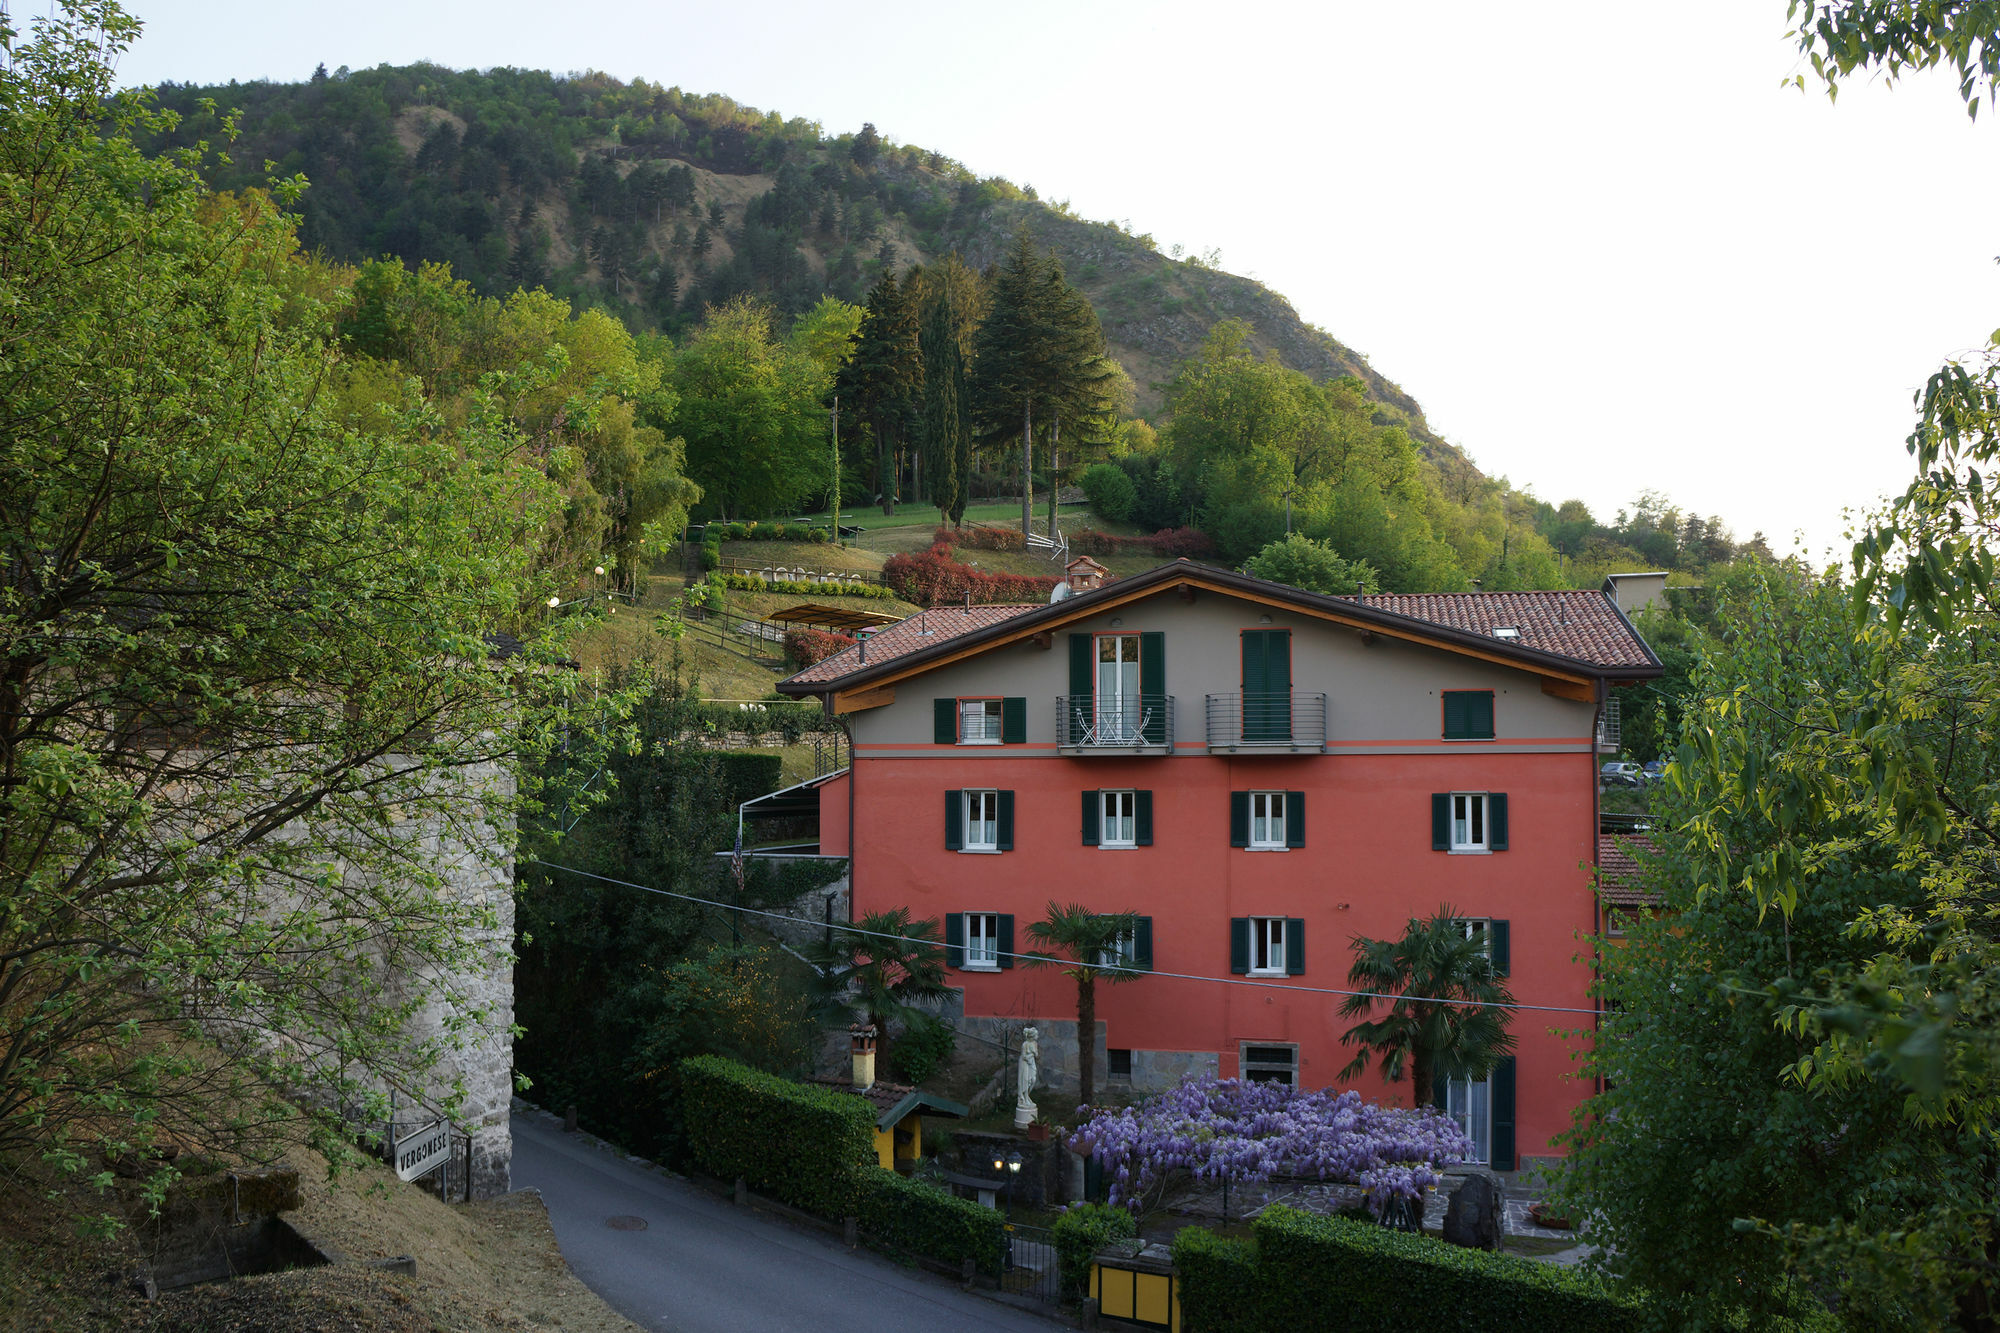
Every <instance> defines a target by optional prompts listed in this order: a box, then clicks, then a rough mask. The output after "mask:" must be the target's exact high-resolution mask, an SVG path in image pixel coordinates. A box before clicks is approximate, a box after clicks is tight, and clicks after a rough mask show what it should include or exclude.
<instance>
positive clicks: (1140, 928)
mask: <svg viewBox="0 0 2000 1333" xmlns="http://www.w3.org/2000/svg"><path fill="white" fill-rule="evenodd" d="M1094 961H1095V962H1096V964H1097V966H1099V967H1115V968H1122V969H1129V970H1131V971H1135V972H1145V971H1149V970H1151V968H1152V966H1153V918H1151V917H1149V916H1142V917H1135V918H1133V922H1132V929H1130V930H1127V931H1124V932H1121V933H1120V934H1119V935H1118V937H1117V938H1116V939H1114V940H1113V941H1112V943H1111V947H1110V948H1108V949H1100V950H1098V951H1097V957H1096V959H1095V960H1094Z"/></svg>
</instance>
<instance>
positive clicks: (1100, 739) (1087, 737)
mask: <svg viewBox="0 0 2000 1333" xmlns="http://www.w3.org/2000/svg"><path fill="white" fill-rule="evenodd" d="M1056 749H1057V751H1058V752H1059V753H1062V754H1067V755H1093V754H1114V755H1135V754H1172V753H1173V751H1174V696H1173V695H1171V694H1136V695H1134V694H1128V695H1125V696H1124V697H1123V698H1120V699H1117V700H1110V699H1103V700H1100V699H1099V698H1098V697H1097V696H1096V695H1092V694H1064V695H1059V696H1057V698H1056Z"/></svg>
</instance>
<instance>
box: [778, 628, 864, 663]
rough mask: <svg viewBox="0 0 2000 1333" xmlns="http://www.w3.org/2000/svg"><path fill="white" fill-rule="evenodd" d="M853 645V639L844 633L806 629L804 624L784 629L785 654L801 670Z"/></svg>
mask: <svg viewBox="0 0 2000 1333" xmlns="http://www.w3.org/2000/svg"><path fill="white" fill-rule="evenodd" d="M853 646H854V640H853V639H851V638H849V637H848V636H847V635H845V634H828V633H827V632H826V631H825V630H818V629H806V628H805V627H804V626H797V627H795V628H792V629H788V630H786V631H785V656H786V657H789V658H790V659H791V660H792V661H794V662H797V663H798V664H799V670H801V671H803V670H805V669H806V668H807V667H809V666H813V665H815V664H816V663H819V662H824V661H825V660H826V659H827V658H829V657H832V656H833V655H834V654H835V653H837V652H839V651H840V650H841V649H843V648H852V647H853Z"/></svg>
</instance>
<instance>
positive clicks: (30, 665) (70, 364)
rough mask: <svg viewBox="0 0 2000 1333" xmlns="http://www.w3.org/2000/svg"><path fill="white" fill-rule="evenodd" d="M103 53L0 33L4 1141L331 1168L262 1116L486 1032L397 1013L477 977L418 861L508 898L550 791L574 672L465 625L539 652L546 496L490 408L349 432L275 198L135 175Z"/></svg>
mask: <svg viewBox="0 0 2000 1333" xmlns="http://www.w3.org/2000/svg"><path fill="white" fill-rule="evenodd" d="M137 30H138V25H137V24H136V22H135V21H134V20H132V19H131V18H129V17H128V16H127V15H125V14H124V13H122V12H121V11H120V10H119V9H118V8H117V7H116V6H115V5H112V4H109V3H99V2H96V0H77V2H75V3H64V4H60V5H57V6H54V7H53V8H52V9H51V10H50V12H49V13H48V15H47V16H46V17H37V18H35V19H31V20H28V21H27V31H26V32H25V33H24V32H23V31H21V30H20V29H18V28H16V27H15V24H14V20H13V19H11V18H9V17H7V16H4V15H0V46H4V48H5V50H6V52H7V55H6V58H5V59H4V60H0V219H5V222H4V224H3V225H4V230H5V234H6V241H5V243H4V246H0V249H4V251H5V256H6V257H5V260H4V263H0V348H4V352H0V449H4V458H5V465H4V466H5V474H6V477H7V481H6V483H5V487H4V489H5V492H6V495H7V504H6V505H5V507H4V512H0V567H4V568H5V570H6V571H7V572H6V576H5V577H6V581H7V586H8V593H7V595H6V596H5V598H4V599H0V664H4V670H0V675H4V678H5V680H6V682H7V683H6V686H5V688H4V689H0V902H4V903H5V905H6V908H5V912H4V914H0V996H4V1001H0V1050H4V1052H5V1058H4V1060H0V1151H5V1152H8V1153H10V1154H11V1153H17V1152H23V1151H26V1152H29V1153H46V1154H48V1155H49V1156H50V1158H51V1160H55V1161H57V1162H60V1163H61V1164H63V1165H65V1166H67V1167H70V1168H72V1169H79V1168H82V1167H83V1166H84V1165H85V1164H86V1163H89V1162H96V1161H101V1160H102V1158H101V1157H100V1156H99V1153H100V1151H106V1150H108V1151H110V1152H114V1153H117V1154H120V1155H127V1154H129V1155H130V1157H132V1158H134V1159H137V1160H154V1159H153V1155H152V1150H153V1149H154V1148H155V1147H164V1146H166V1145H167V1144H176V1145H182V1144H189V1143H193V1144H200V1145H202V1146H203V1147H204V1148H209V1149H215V1150H218V1151H221V1150H227V1151H247V1152H253V1153H258V1152H262V1151H265V1150H266V1149H267V1148H269V1146H270V1145H269V1144H268V1143H264V1142H260V1141H259V1140H260V1139H262V1138H263V1137H265V1136H269V1137H270V1138H282V1137H283V1136H285V1135H287V1134H288V1131H289V1130H290V1128H292V1127H293V1126H295V1125H296V1124H297V1122H298V1121H299V1119H300V1118H301V1117H302V1116H305V1117H308V1118H309V1119H311V1120H312V1121H313V1122H314V1124H315V1127H316V1128H317V1130H319V1131H320V1134H319V1139H320V1142H319V1146H320V1147H322V1148H323V1149H324V1150H326V1151H327V1152H329V1153H330V1154H332V1155H333V1156H334V1157H335V1159H336V1160H339V1157H340V1154H341V1153H342V1152H343V1151H344V1148H343V1144H351V1139H352V1132H351V1128H350V1127H348V1126H345V1125H342V1124H341V1123H340V1122H339V1120H338V1117H337V1116H336V1115H335V1114H333V1113H331V1112H328V1113H325V1114H320V1113H315V1112H309V1111H304V1110H301V1108H300V1107H299V1106H298V1105H296V1104H294V1103H292V1102H290V1101H287V1100H286V1099H285V1097H284V1096H281V1095H280V1090H287V1091H292V1092H298V1091H305V1090H310V1091H311V1092H312V1093H313V1094H314V1098H315V1099H316V1101H317V1104H319V1105H323V1106H328V1107H335V1106H338V1107H348V1106H354V1107H360V1108H361V1109H362V1116H363V1118H367V1117H374V1116H379V1115H380V1114H381V1113H382V1111H383V1110H385V1109H386V1108H385V1104H384V1098H383V1096H382V1090H383V1089H384V1088H387V1087H394V1088H398V1089H400V1090H402V1091H404V1092H405V1093H406V1094H409V1093H413V1092H414V1091H415V1090H416V1089H417V1088H418V1087H420V1086H423V1085H425V1084H426V1083H427V1081H428V1080H427V1073H428V1072H429V1071H430V1070H432V1069H433V1068H434V1067H435V1063H436V1060H437V1057H438V1055H439V1053H440V1050H441V1048H443V1047H444V1046H445V1045H447V1044H455V1043H457V1042H459V1041H460V1040H462V1039H464V1038H467V1037H468V1036H470V1035H471V1034H473V1033H477V1032H481V1031H484V1030H486V1027H485V1025H488V1024H493V1023H504V1021H505V1019H504V1017H502V1016H500V1015H498V1014H495V1013H494V1012H493V1011H492V1010H490V1009H488V1008H486V1007H484V1006H482V1005H479V1004H477V1003H474V1002H472V1001H471V1000H470V999H469V997H464V996H459V997H457V999H458V1000H459V1001H460V1002H459V1003H457V1004H455V1005H451V1006H448V1008H449V1016H448V1017H447V1018H446V1020H445V1023H444V1027H443V1030H442V1031H441V1032H438V1033H435V1034H433V1035H431V1036H429V1037H425V1036H420V1035H418V1034H416V1033H415V1032H413V1031H412V1030H411V1028H410V1027H409V1026H407V1024H406V1020H407V1019H409V1018H410V1017H411V1016H412V1015H413V1014H414V1012H415V1011H416V1010H417V1009H418V1008H420V1007H421V1006H423V1005H424V1004H426V1003H427V1002H429V1001H431V1000H432V999H434V998H438V997H439V996H440V985H439V984H438V983H436V982H434V981H432V980H431V979H433V978H440V977H453V976H464V975H467V974H470V973H473V972H477V971H485V970H489V969H492V968H494V967H498V966H504V963H505V954H506V947H507V946H506V943H505V941H504V940H497V941H496V940H495V939H494V935H493V932H494V929H495V923H496V915H495V912H494V911H493V909H492V907H491V906H490V905H488V904H487V903H486V902H484V901H483V896H475V895H470V894H466V893H464V892H462V891H460V890H459V889H457V888H455V887H454V885H452V884H451V883H450V882H448V881H447V878H446V873H445V872H446V870H447V866H446V864H445V857H444V856H440V854H439V851H438V849H439V847H440V846H442V847H444V848H446V849H451V850H450V851H449V852H447V853H446V855H447V856H463V858H464V865H465V867H466V869H468V870H470V871H473V872H474V873H481V872H483V873H486V874H492V875H496V876H501V877H504V875H505V869H504V867H505V865H506V863H507V861H508V860H509V859H510V857H509V853H510V852H511V847H510V846H509V842H510V839H509V836H508V833H507V830H509V829H510V828H511V827H512V824H513V821H514V819H515V818H516V817H517V816H518V815H519V814H521V813H522V812H524V811H532V810H533V809H534V808H535V805H536V803H537V801H538V800H539V799H541V797H542V796H543V795H545V794H546V792H545V791H544V789H543V788H541V786H540V784H539V782H538V777H539V774H538V773H537V772H536V771H535V769H534V766H533V764H532V763H530V764H529V766H528V771H527V772H526V773H525V775H524V777H525V789H524V792H523V793H522V794H520V795H517V794H516V792H515V790H514V787H513V778H514V775H515V772H516V771H517V762H516V761H517V756H519V755H521V754H528V755H533V754H535V753H537V752H538V751H540V750H542V749H544V748H545V747H547V746H548V745H549V744H550V743H551V742H552V740H553V739H554V737H555V736H556V734H557V732H558V728H559V727H560V726H561V724H562V723H564V722H565V721H566V720H567V719H566V717H565V713H566V711H567V709H566V704H565V701H564V699H563V697H562V696H563V695H564V694H565V693H566V692H567V691H569V690H570V689H571V688H572V687H573V683H574V677H573V674H572V673H568V672H562V671H556V670H549V669H548V666H549V659H550V658H551V657H553V656H558V655H559V654H558V653H553V652H551V651H550V649H551V647H552V645H549V644H546V643H543V644H540V645H538V646H537V647H535V648H534V649H533V650H531V652H530V653H529V654H528V655H527V656H516V657H513V658H510V659H507V660H496V659H495V658H494V656H493V654H492V652H491V650H490V648H489V644H488V642H487V638H486V636H488V635H489V634H491V633H492V632H493V631H495V630H498V629H503V628H505V629H510V630H513V631H517V632H519V633H522V634H527V635H533V634H534V633H535V632H536V631H538V630H539V629H540V628H541V619H540V612H538V611H537V609H536V608H537V607H539V606H540V604H541V603H542V601H543V599H544V598H545V597H546V596H547V595H548V593H549V586H548V583H547V581H546V579H545V578H544V576H543V575H542V574H541V573H540V572H539V571H538V570H537V568H536V564H535V558H534V549H535V543H536V539H537V536H538V534H539V533H540V532H541V531H542V530H543V529H544V528H545V526H547V525H549V524H551V523H553V522H554V521H555V520H556V518H557V515H558V514H559V512H560V508H561V497H560V496H559V494H558V492H557V489H556V487H554V486H552V485H551V484H550V483H549V480H548V479H547V477H546V476H545V475H544V474H543V472H542V471H541V470H540V469H539V468H538V467H537V466H536V465H535V464H534V462H533V461H532V460H531V459H530V458H529V457H528V456H527V451H526V450H525V449H524V448H523V441H522V439H521V437H520V435H519V433H518V431H517V429H516V428H515V426H514V424H513V423H512V421H511V420H510V419H509V417H508V416H507V414H506V413H505V412H504V411H501V410H499V407H498V405H497V404H496V403H495V402H494V401H493V399H492V398H491V397H490V396H481V397H476V398H475V399H474V400H472V401H471V402H469V403H467V404H465V407H466V411H465V412H464V413H463V414H462V415H460V416H457V417H447V416H446V415H445V413H444V411H443V408H444V406H445V405H444V404H443V403H441V402H438V401H435V400H432V399H430V398H427V397H425V396H423V395H422V394H420V393H419V392H417V391H415V390H412V389H410V388H409V387H408V386H404V387H403V388H402V389H400V390H399V392H398V394H397V396H396V397H395V398H394V400H393V401H391V402H388V403H385V404H384V405H383V407H382V410H381V411H380V412H379V413H378V414H377V415H376V417H375V419H374V420H372V421H370V422H369V423H368V424H366V425H365V426H364V425H359V424H355V423H353V422H350V421H348V420H346V419H344V417H343V415H342V413H341V412H340V410H339V405H338V403H337V402H336V401H334V400H335V398H336V397H337V395H334V394H330V393H329V392H328V391H327V390H328V382H329V379H338V378H340V376H341V374H342V370H343V362H342V357H341V353H340V350H339V348H338V346H337V344H336V342H335V340H334V336H333V327H332V317H333V313H334V308H335V305H336V303H337V299H338V297H337V286H338V283H337V282H336V281H335V280H334V279H333V278H332V277H331V276H330V275H329V274H328V273H327V272H326V270H325V269H324V268H323V267H322V266H320V265H318V264H316V263H314V262H312V261H310V260H308V259H305V258H303V257H302V256H301V255H300V253H299V247H298V237H297V236H296V233H295V230H294V222H293V219H291V218H290V217H288V216H286V215H285V214H283V213H281V212H280V211H279V210H280V208H281V207H288V206H289V205H290V203H291V202H292V201H293V200H295V199H296V198H297V195H298V191H299V189H300V188H301V182H299V181H297V180H284V181H280V182H276V183H275V184H274V185H273V187H272V191H271V192H270V193H263V192H257V193H251V194H245V195H243V196H241V197H236V198H223V197H218V196H216V195H213V194H211V193H210V192H209V190H208V189H207V188H206V187H205V186H204V185H203V184H202V181H201V179H200V177H199V175H198V174H197V173H198V170H199V168H200V167H201V165H202V163H203V160H204V153H203V149H202V148H200V147H198V146H197V147H191V148H190V149H189V150H188V151H186V152H184V153H180V154H176V155H174V156H171V157H166V158H160V157H147V156H145V155H144V154H143V153H142V152H141V151H140V150H139V149H138V148H137V146H136V145H135V143H134V136H135V135H150V134H154V133H159V132H163V131H165V130H166V129H167V127H168V126H167V120H166V118H165V117H163V116H161V115H158V114H156V113H155V112H153V111H152V110H151V109H150V99H149V98H148V96H147V95H146V94H143V93H137V92H121V91H116V90H115V85H116V82H117V81H116V79H115V75H114V70H115V65H116V61H117V57H118V55H119V54H120V53H121V52H122V51H123V50H125V49H126V48H127V46H128V45H129V43H130V42H131V40H132V39H133V38H134V36H135V35H136V33H137ZM575 721H577V723H578V724H579V725H580V726H581V727H582V728H583V729H584V730H586V731H592V730H595V729H596V728H597V727H598V726H599V725H600V724H602V723H603V721H604V720H603V719H600V718H584V717H579V718H576V719H575ZM489 821H490V822H489ZM496 863H497V864H496ZM223 1033H226V1034H228V1038H229V1040H230V1043H231V1044H230V1054H229V1058H227V1059H223V1060H218V1059H216V1058H215V1047H214V1045H212V1044H211V1041H210V1039H211V1038H212V1037H214V1036H216V1035H217V1034H223ZM425 1095H426V1098H427V1099H429V1100H434V1101H435V1102H436V1103H439V1104H440V1105H441V1109H444V1110H446V1111H450V1110H451V1109H452V1107H453V1105H454V1102H453V1099H452V1097H451V1095H450V1093H449V1091H446V1092H445V1093H444V1094H443V1095H436V1094H434V1093H428V1092H427V1093H426V1094H425ZM406 1104H407V1103H406ZM162 1183H163V1181H162V1180H160V1179H158V1178H155V1179H154V1180H153V1181H151V1182H150V1184H151V1185H153V1186H158V1185H160V1184H162Z"/></svg>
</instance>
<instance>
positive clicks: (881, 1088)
mask: <svg viewBox="0 0 2000 1333" xmlns="http://www.w3.org/2000/svg"><path fill="white" fill-rule="evenodd" d="M808 1081H809V1082H812V1083H819V1084H823V1085H825V1086H826V1087H829V1088H832V1089H833V1090H834V1091H835V1092H849V1093H853V1094H854V1095H855V1096H856V1097H859V1098H860V1099H861V1100H862V1101H865V1102H867V1103H868V1104H869V1105H870V1106H873V1107H874V1108H875V1114H876V1116H877V1118H880V1117H881V1116H882V1115H884V1114H886V1113H887V1112H890V1111H893V1110H895V1109H896V1107H897V1105H898V1104H899V1103H901V1101H902V1100H903V1098H905V1097H907V1096H909V1095H910V1094H911V1093H913V1092H915V1091H916V1089H915V1088H912V1087H909V1086H907V1085H905V1084H902V1083H885V1082H883V1081H882V1080H880V1079H877V1080H876V1081H875V1082H874V1083H873V1084H871V1085H869V1086H868V1087H867V1088H865V1089H863V1090H861V1091H859V1092H856V1091H855V1087H854V1080H853V1079H851V1078H840V1077H838V1076H835V1075H824V1074H823V1075H818V1076H816V1077H814V1078H812V1079H810V1080H808Z"/></svg>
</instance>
